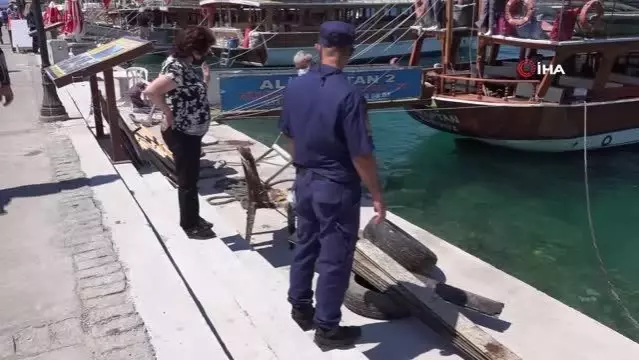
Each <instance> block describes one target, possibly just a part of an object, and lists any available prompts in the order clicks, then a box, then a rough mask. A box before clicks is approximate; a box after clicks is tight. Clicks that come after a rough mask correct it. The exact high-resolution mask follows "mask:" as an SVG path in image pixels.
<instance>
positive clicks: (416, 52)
mask: <svg viewBox="0 0 639 360" xmlns="http://www.w3.org/2000/svg"><path fill="white" fill-rule="evenodd" d="M424 36H425V34H424V33H423V32H422V33H420V34H419V35H417V39H415V42H413V49H412V51H411V53H410V60H409V61H408V66H417V65H419V60H420V59H421V55H422V45H423V44H424Z"/></svg>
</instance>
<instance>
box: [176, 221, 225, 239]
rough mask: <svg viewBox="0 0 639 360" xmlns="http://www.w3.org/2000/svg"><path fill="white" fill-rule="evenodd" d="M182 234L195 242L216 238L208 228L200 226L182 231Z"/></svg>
mask: <svg viewBox="0 0 639 360" xmlns="http://www.w3.org/2000/svg"><path fill="white" fill-rule="evenodd" d="M184 232H185V233H186V236H187V237H188V238H190V239H195V240H208V239H213V238H214V237H216V236H217V235H216V234H215V232H214V231H213V230H211V228H210V227H208V226H204V225H200V224H198V225H197V226H195V227H193V228H190V229H184Z"/></svg>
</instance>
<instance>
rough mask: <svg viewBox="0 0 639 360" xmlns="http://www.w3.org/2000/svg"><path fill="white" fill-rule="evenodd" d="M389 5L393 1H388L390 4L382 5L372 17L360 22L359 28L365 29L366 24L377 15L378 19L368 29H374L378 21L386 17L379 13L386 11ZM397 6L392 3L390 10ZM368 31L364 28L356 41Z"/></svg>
mask: <svg viewBox="0 0 639 360" xmlns="http://www.w3.org/2000/svg"><path fill="white" fill-rule="evenodd" d="M389 5H391V3H388V4H386V5H384V6H382V7H381V8H380V9H379V10H378V11H376V12H375V13H374V14H373V15H371V17H370V18H368V20H366V21H364V22H363V23H361V24H360V25H359V26H358V27H357V28H358V29H360V30H361V29H363V28H364V25H365V24H366V23H367V22H369V21H371V20H372V19H374V18H375V17H377V20H376V21H375V22H374V23H373V24H371V25H370V26H368V29H373V28H374V26H375V25H377V23H379V22H380V21H381V20H382V19H383V18H384V16H378V15H380V14H382V13H383V12H385V11H386V7H387V6H389ZM395 6H396V4H392V6H391V8H390V9H388V10H391V9H393V8H394V7H395ZM366 31H367V30H365V29H364V30H362V32H361V33H360V34H359V35H358V36H357V37H356V38H355V42H357V40H359V39H360V38H361V37H362V36H364V34H365V33H366Z"/></svg>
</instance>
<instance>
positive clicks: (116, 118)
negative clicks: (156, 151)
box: [104, 68, 127, 162]
mask: <svg viewBox="0 0 639 360" xmlns="http://www.w3.org/2000/svg"><path fill="white" fill-rule="evenodd" d="M104 88H105V92H106V105H107V109H106V110H107V113H108V114H109V117H108V120H109V136H110V137H111V151H112V154H111V156H112V158H111V160H112V161H113V162H119V161H124V160H126V159H127V156H126V152H125V151H124V147H123V146H122V145H123V144H122V133H121V132H120V112H119V111H118V106H117V104H116V100H115V83H114V81H113V68H108V69H106V70H104Z"/></svg>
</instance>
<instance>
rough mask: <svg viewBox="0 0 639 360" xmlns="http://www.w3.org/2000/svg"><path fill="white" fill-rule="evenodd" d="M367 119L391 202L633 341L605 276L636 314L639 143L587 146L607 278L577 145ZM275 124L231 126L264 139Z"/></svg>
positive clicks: (635, 332)
mask: <svg viewBox="0 0 639 360" xmlns="http://www.w3.org/2000/svg"><path fill="white" fill-rule="evenodd" d="M147 65H148V62H147ZM152 72H153V70H152ZM370 118H371V121H372V125H373V134H374V141H375V145H376V149H377V156H378V158H379V165H380V172H381V176H382V178H383V182H384V193H385V198H386V201H387V204H388V206H389V208H390V210H391V211H392V212H394V213H396V214H397V215H399V216H401V217H403V218H405V219H407V220H408V221H411V222H413V223H415V224H416V225H418V226H420V227H422V228H424V229H426V230H428V231H430V232H431V233H433V234H435V235H437V236H439V237H441V238H443V239H445V240H446V241H448V242H450V243H452V244H454V245H456V246H458V247H460V248H462V249H464V250H465V251H467V252H469V253H471V254H473V255H474V256H477V257H479V258H481V259H482V260H484V261H486V262H488V263H490V264H492V265H494V266H496V267H497V268H499V269H501V270H503V271H505V272H507V273H509V274H511V275H513V276H515V277H517V278H519V279H520V280H522V281H524V282H526V283H528V284H530V285H532V286H534V287H535V288H537V289H539V290H541V291H543V292H545V293H547V294H549V295H551V296H552V297H554V298H556V299H558V300H560V301H562V302H563V303H565V304H567V305H569V306H571V307H573V308H575V309H577V310H579V311H581V312H583V313H585V314H587V315H589V316H591V317H593V318H595V319H596V320H598V321H600V322H601V323H603V324H605V325H607V326H609V327H611V328H613V329H615V330H616V331H618V332H620V333H622V334H624V335H625V336H627V337H629V338H631V339H633V340H634V341H637V342H639V329H638V328H636V327H634V326H633V324H632V322H631V321H629V320H628V318H627V317H626V316H625V315H624V312H625V310H624V309H623V307H622V306H621V305H620V304H619V302H618V301H616V300H615V299H614V297H613V295H612V293H611V291H610V285H609V283H608V280H610V281H611V282H612V283H613V284H614V286H615V287H616V288H617V290H618V294H619V295H620V297H621V299H622V301H623V304H624V306H626V307H627V309H628V310H629V312H630V313H631V314H632V316H634V317H635V318H639V239H638V237H639V236H638V235H639V147H625V148H617V149H610V150H605V151H597V152H590V153H589V159H588V161H589V175H590V176H589V184H590V196H591V205H592V217H593V222H594V228H595V233H596V239H597V242H596V243H597V245H598V247H599V250H600V254H601V258H602V259H603V262H604V266H605V270H606V271H607V273H608V275H607V276H605V275H604V271H603V270H602V268H601V265H600V263H599V261H598V258H597V256H596V252H595V249H594V246H593V239H592V236H591V234H590V231H589V226H588V218H587V211H586V196H585V190H584V161H583V154H582V153H580V152H578V153H572V154H539V153H528V152H519V151H513V150H507V149H502V148H497V147H492V146H488V145H484V144H479V143H475V142H471V141H468V140H459V139H456V138H455V137H454V136H452V135H450V134H446V133H441V132H437V131H435V130H432V129H430V128H428V127H426V126H424V125H422V124H420V123H418V122H416V121H415V120H413V119H411V118H410V116H408V115H407V114H406V113H405V112H403V111H402V110H401V109H395V110H386V111H378V112H373V113H371V114H370ZM276 122H277V121H276V119H274V118H270V119H247V120H234V121H232V122H229V125H231V126H233V127H234V128H236V129H237V130H239V131H242V132H245V133H247V134H248V135H250V136H252V137H253V138H255V139H256V140H258V141H261V142H264V143H271V142H273V141H274V139H275V137H276V136H277V127H276ZM502 300H504V301H505V302H506V306H508V299H502Z"/></svg>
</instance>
